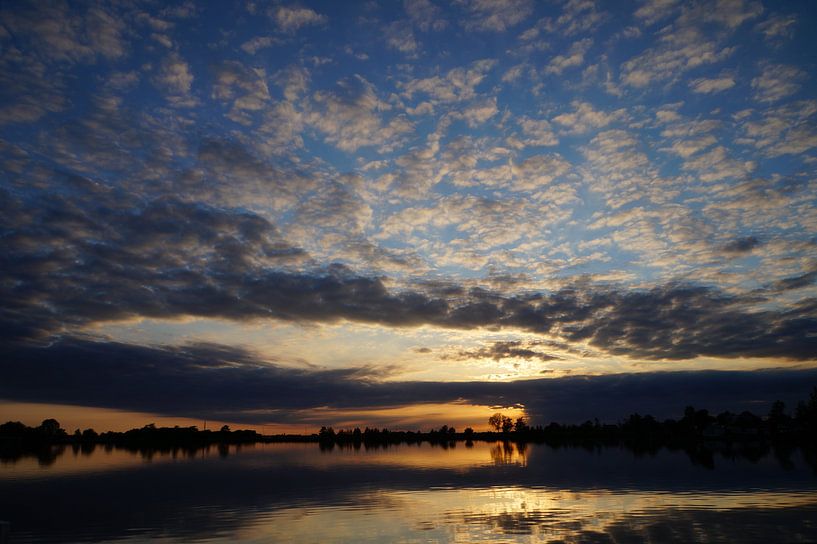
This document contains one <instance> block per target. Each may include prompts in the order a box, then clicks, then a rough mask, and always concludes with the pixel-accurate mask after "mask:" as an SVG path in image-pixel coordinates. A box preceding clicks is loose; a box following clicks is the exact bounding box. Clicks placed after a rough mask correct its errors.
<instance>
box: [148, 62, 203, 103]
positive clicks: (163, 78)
mask: <svg viewBox="0 0 817 544" xmlns="http://www.w3.org/2000/svg"><path fill="white" fill-rule="evenodd" d="M193 79H194V78H193V72H192V71H191V69H190V65H189V64H187V62H186V61H185V60H184V59H183V58H182V57H181V56H180V55H179V54H178V53H176V52H173V53H170V54H168V55H167V56H166V57H165V58H164V59H162V62H161V64H160V65H159V69H158V71H157V72H156V73H155V74H154V76H153V84H154V85H155V86H156V87H158V88H159V89H161V90H163V91H164V92H165V98H166V99H167V100H168V101H169V102H171V103H173V104H174V105H176V106H180V107H192V106H195V105H196V104H197V101H196V99H195V98H193V96H192V95H191V94H190V89H191V86H192V85H193Z"/></svg>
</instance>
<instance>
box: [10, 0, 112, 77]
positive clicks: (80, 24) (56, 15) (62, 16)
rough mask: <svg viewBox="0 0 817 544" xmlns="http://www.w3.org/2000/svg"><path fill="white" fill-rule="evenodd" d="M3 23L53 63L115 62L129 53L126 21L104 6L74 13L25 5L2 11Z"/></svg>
mask: <svg viewBox="0 0 817 544" xmlns="http://www.w3.org/2000/svg"><path fill="white" fill-rule="evenodd" d="M9 8H11V6H9ZM0 20H1V21H2V23H3V25H4V26H5V27H6V28H8V29H9V30H10V31H12V32H13V33H14V34H15V35H16V36H19V37H25V38H26V41H28V42H29V44H30V46H29V47H31V48H33V49H35V50H36V51H37V52H38V53H39V54H40V55H42V56H43V57H44V58H46V59H48V60H50V61H64V62H70V63H76V62H94V61H95V60H96V59H97V58H98V57H102V58H105V59H107V60H115V59H119V58H121V57H124V56H125V55H126V53H127V51H128V47H127V42H126V41H125V38H124V35H125V33H126V32H125V29H126V25H125V22H124V21H123V20H122V19H121V18H120V17H119V16H118V15H116V14H114V13H112V12H111V11H108V10H107V9H105V7H103V6H95V5H90V6H88V7H87V8H86V9H79V10H71V9H69V5H68V4H64V3H53V4H49V5H42V4H40V3H39V2H22V3H20V4H19V5H17V6H15V9H3V10H2V12H0Z"/></svg>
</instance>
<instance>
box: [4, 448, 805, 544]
mask: <svg viewBox="0 0 817 544" xmlns="http://www.w3.org/2000/svg"><path fill="white" fill-rule="evenodd" d="M44 461H45V462H44ZM713 467H714V468H713ZM0 482H2V485H3V488H4V493H3V494H2V497H0V512H3V515H4V516H7V517H8V518H9V519H10V520H11V522H12V526H13V528H14V532H13V539H12V542H103V541H105V542H107V541H134V542H140V541H145V540H151V541H159V542H190V541H209V542H267V541H275V542H352V541H353V542H381V541H390V542H421V541H422V542H480V541H484V542H488V541H490V542H609V541H616V542H641V541H658V542H704V541H705V542H731V541H741V542H770V541H804V540H805V541H808V540H812V541H813V540H815V539H817V524H815V522H814V521H812V520H814V519H817V493H815V491H817V477H815V473H814V469H813V468H812V467H811V466H810V465H809V463H807V462H806V458H805V457H804V456H803V455H802V453H801V452H794V453H792V454H791V455H790V457H789V458H787V459H785V462H781V459H780V458H777V457H775V456H774V455H772V454H768V455H765V456H762V457H755V458H752V459H746V458H741V457H739V456H737V457H735V456H731V457H730V456H727V455H720V454H715V455H714V464H713V465H712V466H709V465H708V464H707V465H706V466H705V465H701V464H700V463H697V462H696V457H695V456H690V455H689V454H687V453H686V452H683V451H669V450H661V451H658V452H654V453H652V454H646V455H644V454H639V455H637V454H635V453H633V452H631V451H628V450H625V449H620V448H607V449H598V448H588V449H579V448H564V447H563V448H556V449H554V448H551V447H548V446H545V445H541V444H515V443H513V442H501V441H497V442H474V443H473V444H466V443H463V442H457V443H448V444H436V445H431V444H428V443H423V444H419V445H399V446H388V447H366V446H365V445H362V444H361V445H360V446H359V447H354V446H350V447H343V448H341V447H335V448H333V449H331V450H330V449H325V448H324V449H321V448H320V447H319V446H318V444H315V443H304V444H256V445H250V446H241V447H235V446H230V447H221V448H220V447H217V446H211V447H209V448H204V449H199V450H189V451H186V450H175V451H173V450H168V451H128V450H124V449H117V448H107V449H106V448H104V447H101V446H98V447H96V448H93V449H91V448H87V449H86V450H85V451H82V450H81V449H78V450H76V451H75V450H74V449H72V448H70V447H68V448H64V449H63V450H61V452H52V455H51V456H50V457H49V458H47V459H46V458H45V457H43V456H39V457H38V456H23V457H19V458H17V459H9V458H6V459H5V460H4V461H3V463H2V464H1V465H0ZM43 497H49V500H48V505H47V507H46V508H43V507H42V504H43V503H42V498H43Z"/></svg>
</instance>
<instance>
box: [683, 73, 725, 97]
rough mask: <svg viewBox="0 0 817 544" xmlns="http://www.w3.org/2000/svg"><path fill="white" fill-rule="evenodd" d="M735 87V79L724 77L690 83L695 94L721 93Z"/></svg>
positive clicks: (699, 79) (695, 80)
mask: <svg viewBox="0 0 817 544" xmlns="http://www.w3.org/2000/svg"><path fill="white" fill-rule="evenodd" d="M734 86H735V78H734V77H732V76H722V77H715V78H698V79H693V80H692V81H690V82H689V88H690V89H692V92H694V93H704V94H711V93H719V92H721V91H725V90H727V89H731V88H732V87H734Z"/></svg>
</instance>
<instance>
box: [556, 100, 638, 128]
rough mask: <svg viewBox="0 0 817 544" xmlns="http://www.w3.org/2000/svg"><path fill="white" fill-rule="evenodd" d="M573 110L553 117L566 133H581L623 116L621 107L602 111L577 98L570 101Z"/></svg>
mask: <svg viewBox="0 0 817 544" xmlns="http://www.w3.org/2000/svg"><path fill="white" fill-rule="evenodd" d="M571 105H572V106H573V109H574V111H573V112H570V113H562V114H560V115H557V116H556V117H554V118H553V121H554V122H555V123H558V124H560V125H562V126H564V127H565V128H566V130H567V132H568V133H571V134H583V133H585V132H589V131H590V130H592V129H597V128H603V127H606V126H607V125H609V124H610V123H613V122H614V121H617V120H619V119H622V118H623V117H624V114H625V111H624V110H623V109H619V110H615V111H611V112H604V111H599V110H595V109H593V105H592V104H590V103H588V102H581V101H579V100H576V101H573V102H572V103H571Z"/></svg>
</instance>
